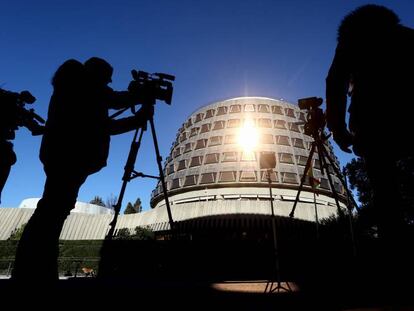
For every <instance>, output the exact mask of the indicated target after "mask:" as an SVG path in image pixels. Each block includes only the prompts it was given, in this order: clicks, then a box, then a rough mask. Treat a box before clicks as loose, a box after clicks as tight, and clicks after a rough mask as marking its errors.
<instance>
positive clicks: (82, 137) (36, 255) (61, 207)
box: [12, 57, 153, 281]
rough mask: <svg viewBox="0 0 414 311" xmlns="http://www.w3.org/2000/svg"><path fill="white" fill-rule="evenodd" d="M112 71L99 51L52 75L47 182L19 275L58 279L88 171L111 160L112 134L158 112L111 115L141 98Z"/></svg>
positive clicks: (45, 145) (24, 241)
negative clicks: (70, 219)
mask: <svg viewBox="0 0 414 311" xmlns="http://www.w3.org/2000/svg"><path fill="white" fill-rule="evenodd" d="M112 71H113V69H112V67H111V66H110V65H109V64H108V63H107V62H106V61H105V60H103V59H100V58H96V57H93V58H91V59H89V60H88V61H86V62H85V63H84V64H82V63H80V62H78V61H77V60H73V59H71V60H68V61H66V62H65V63H64V64H62V65H61V66H60V67H59V68H58V70H57V71H56V73H55V75H54V77H53V79H52V85H53V94H52V97H51V100H50V104H49V111H48V119H47V122H46V131H45V134H44V136H43V140H42V145H41V149H40V160H41V161H42V163H43V166H44V171H45V173H46V183H45V188H44V192H43V196H42V198H41V200H40V201H39V203H38V205H37V208H36V210H35V212H34V214H33V216H32V217H31V219H30V221H29V222H28V224H27V225H26V228H25V230H24V232H23V235H22V238H21V240H20V243H19V246H18V250H17V254H16V261H15V268H14V270H13V273H12V277H13V278H14V279H17V280H27V279H30V278H36V277H38V278H40V277H42V279H43V280H47V281H53V280H57V278H58V265H57V258H58V253H59V248H58V241H59V235H60V233H61V230H62V227H63V223H64V221H65V219H66V217H67V216H68V215H69V214H70V211H71V210H72V209H73V208H74V207H75V203H76V198H77V196H78V192H79V189H80V187H81V186H82V184H83V183H84V182H85V180H86V179H87V177H88V176H89V175H91V174H93V173H96V172H98V171H99V170H101V169H102V168H103V167H105V166H106V160H107V158H108V153H109V142H110V135H115V134H120V133H124V132H127V131H130V130H134V129H136V128H137V127H142V126H144V125H145V124H146V123H147V120H148V119H149V118H151V117H152V115H153V107H152V106H149V105H144V106H143V108H141V110H139V111H138V112H137V113H136V114H135V115H134V116H132V117H128V118H123V119H120V120H113V119H110V118H109V116H108V110H109V109H110V108H114V109H118V108H119V109H120V108H124V107H127V106H131V105H134V104H137V100H136V98H135V96H134V95H132V94H131V93H130V92H127V91H125V92H116V91H114V90H112V89H111V88H110V87H109V86H108V83H110V82H111V81H112V80H111V77H112Z"/></svg>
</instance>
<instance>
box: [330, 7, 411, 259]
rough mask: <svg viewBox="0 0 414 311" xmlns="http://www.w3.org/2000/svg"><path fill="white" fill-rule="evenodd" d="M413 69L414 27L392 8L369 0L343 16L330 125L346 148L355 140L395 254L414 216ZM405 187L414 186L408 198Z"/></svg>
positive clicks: (383, 235)
mask: <svg viewBox="0 0 414 311" xmlns="http://www.w3.org/2000/svg"><path fill="white" fill-rule="evenodd" d="M413 71H414V30H413V29H410V28H408V27H405V26H403V25H401V24H400V22H399V18H398V16H397V15H396V14H395V13H394V12H392V11H391V10H389V9H387V8H385V7H383V6H378V5H366V6H362V7H360V8H357V9H356V10H354V11H353V12H351V13H350V14H348V15H347V16H346V17H345V18H344V20H343V21H342V23H341V25H340V27H339V30H338V44H337V48H336V51H335V57H334V59H333V62H332V65H331V67H330V70H329V74H328V77H327V79H326V104H327V125H328V128H329V129H330V130H331V131H332V132H333V136H334V140H335V141H336V142H337V144H338V145H339V147H341V149H342V150H344V151H346V152H351V151H350V149H349V147H350V146H351V145H352V146H353V150H354V153H355V154H356V155H359V156H361V157H362V158H363V160H364V162H365V165H366V168H367V173H368V177H369V180H370V183H371V186H372V189H373V195H374V205H375V211H376V217H375V221H376V223H377V226H378V230H379V235H380V237H381V239H382V241H383V243H384V247H385V248H388V250H387V252H388V253H392V254H395V253H396V252H400V253H401V252H404V251H406V250H405V249H404V247H403V246H402V245H399V244H400V242H401V241H402V240H404V239H405V236H406V228H407V223H409V222H410V221H412V219H411V220H410V219H409V218H410V217H409V214H411V215H412V214H413V212H412V211H413V193H414V191H413V189H414V177H413V175H414V174H413V172H414V140H413V139H412V132H413V131H412V126H411V124H412V119H413V115H414V97H413V94H412V86H413V85H414V76H413V74H412V73H413ZM347 95H349V96H350V97H351V104H350V106H349V109H348V112H349V114H350V115H349V124H348V128H347V125H346V118H345V115H346V108H347ZM402 171H405V172H408V171H409V172H411V174H405V173H403V172H402ZM404 176H406V177H407V176H408V178H406V177H404ZM404 188H409V189H411V191H409V192H407V193H406V194H408V196H406V198H404V195H403V193H402V192H403V189H404ZM406 199H407V200H406ZM401 255H402V254H401ZM402 256H403V255H402ZM390 259H392V258H390Z"/></svg>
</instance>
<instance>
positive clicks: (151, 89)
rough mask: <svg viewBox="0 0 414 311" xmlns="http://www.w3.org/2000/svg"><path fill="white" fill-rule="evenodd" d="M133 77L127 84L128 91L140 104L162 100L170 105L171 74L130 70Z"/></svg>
mask: <svg viewBox="0 0 414 311" xmlns="http://www.w3.org/2000/svg"><path fill="white" fill-rule="evenodd" d="M131 74H132V78H133V79H134V80H133V81H131V83H130V84H129V86H128V91H129V92H131V93H132V94H134V96H136V98H137V101H138V102H140V103H142V104H148V103H151V104H155V101H156V100H157V99H158V100H162V101H164V102H165V103H166V104H168V105H171V99H172V93H173V85H172V81H174V80H175V77H174V76H173V75H169V74H166V73H152V74H150V73H148V72H145V71H136V70H132V71H131Z"/></svg>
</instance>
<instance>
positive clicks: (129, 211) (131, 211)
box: [124, 202, 136, 215]
mask: <svg viewBox="0 0 414 311" xmlns="http://www.w3.org/2000/svg"><path fill="white" fill-rule="evenodd" d="M135 213H136V211H135V210H134V206H133V205H132V204H131V202H128V204H127V206H126V208H125V210H124V214H125V215H128V214H135Z"/></svg>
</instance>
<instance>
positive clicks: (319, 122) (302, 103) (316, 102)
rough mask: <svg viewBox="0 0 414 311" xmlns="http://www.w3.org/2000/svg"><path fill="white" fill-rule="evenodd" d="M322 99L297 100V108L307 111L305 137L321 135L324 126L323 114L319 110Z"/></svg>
mask: <svg viewBox="0 0 414 311" xmlns="http://www.w3.org/2000/svg"><path fill="white" fill-rule="evenodd" d="M322 102H323V99H322V98H320V97H307V98H301V99H299V100H298V106H299V108H300V109H302V110H308V114H307V118H306V123H305V126H304V132H305V134H306V135H309V136H313V137H314V138H315V137H316V136H320V135H322V134H323V129H324V128H325V125H326V120H325V114H324V113H323V110H322V109H321V108H319V106H320V105H322Z"/></svg>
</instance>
